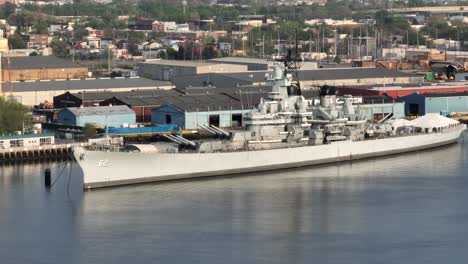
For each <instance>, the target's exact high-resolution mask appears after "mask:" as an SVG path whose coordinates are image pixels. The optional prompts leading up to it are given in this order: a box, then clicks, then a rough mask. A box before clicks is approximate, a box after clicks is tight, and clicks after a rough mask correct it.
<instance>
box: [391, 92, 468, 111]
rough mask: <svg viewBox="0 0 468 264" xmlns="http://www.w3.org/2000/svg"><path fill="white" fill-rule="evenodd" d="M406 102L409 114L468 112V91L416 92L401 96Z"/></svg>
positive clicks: (406, 109)
mask: <svg viewBox="0 0 468 264" xmlns="http://www.w3.org/2000/svg"><path fill="white" fill-rule="evenodd" d="M400 100H402V101H404V102H405V105H406V106H405V112H406V114H407V115H425V114H427V113H441V114H445V115H448V114H450V113H453V112H468V93H467V92H463V93H424V94H419V93H414V94H410V95H407V96H403V97H400Z"/></svg>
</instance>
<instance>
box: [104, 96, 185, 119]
mask: <svg viewBox="0 0 468 264" xmlns="http://www.w3.org/2000/svg"><path fill="white" fill-rule="evenodd" d="M180 95H181V92H179V91H177V90H175V89H173V90H154V91H152V92H151V93H149V92H148V91H145V92H127V93H119V94H115V95H114V96H113V97H111V98H108V99H106V100H104V101H102V102H100V103H99V105H101V106H106V105H126V106H128V107H130V108H131V109H132V110H133V111H134V112H135V114H136V120H137V122H140V123H150V122H151V111H152V109H153V108H155V107H159V106H161V105H163V104H165V103H166V102H169V101H171V98H173V97H175V96H180Z"/></svg>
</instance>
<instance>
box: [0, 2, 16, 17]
mask: <svg viewBox="0 0 468 264" xmlns="http://www.w3.org/2000/svg"><path fill="white" fill-rule="evenodd" d="M15 8H16V6H15V5H14V4H12V3H10V2H6V3H5V4H3V5H0V17H2V18H7V17H9V16H10V15H12V14H14V13H15Z"/></svg>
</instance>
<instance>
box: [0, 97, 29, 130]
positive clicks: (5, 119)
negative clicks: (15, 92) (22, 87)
mask: <svg viewBox="0 0 468 264" xmlns="http://www.w3.org/2000/svg"><path fill="white" fill-rule="evenodd" d="M27 113H28V108H27V107H25V106H24V105H22V104H20V103H18V102H17V101H15V100H12V99H6V98H5V97H0V134H4V133H13V132H15V131H21V130H22V129H23V124H24V123H25V122H26V121H27V117H26V115H27Z"/></svg>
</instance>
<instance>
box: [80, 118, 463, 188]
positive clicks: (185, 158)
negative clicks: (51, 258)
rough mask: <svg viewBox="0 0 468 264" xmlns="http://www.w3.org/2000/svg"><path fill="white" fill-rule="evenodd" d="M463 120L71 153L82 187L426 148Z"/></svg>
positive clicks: (452, 133)
mask: <svg viewBox="0 0 468 264" xmlns="http://www.w3.org/2000/svg"><path fill="white" fill-rule="evenodd" d="M465 128H466V126H465V125H463V126H459V127H457V128H453V129H449V130H448V131H447V132H444V133H429V134H420V135H412V136H405V137H392V138H384V139H375V140H365V141H356V142H354V141H340V142H335V143H332V144H326V145H318V146H306V147H295V148H284V149H271V150H257V151H239V152H224V153H173V154H171V153H144V152H109V151H91V150H85V149H83V148H81V147H77V148H75V149H74V155H75V158H76V160H77V161H78V163H79V165H80V167H81V168H82V170H83V173H84V181H83V182H84V189H91V188H101V187H110V186H118V185H127V184H136V183H145V182H156V181H166V180H177V179H188V178H196V177H206V176H218V175H226V174H237V173H246V172H255V171H266V170H274V169H285V168H292V167H301V166H309V165H317V164H325V163H332V162H340V161H348V160H355V159H363V158H370V157H377V156H384V155H391V154H398V153H404V152H410V151H416V150H423V149H429V148H434V147H439V146H443V145H447V144H451V143H454V142H456V141H457V139H458V138H459V137H460V135H461V133H462V132H463V131H464V129H465Z"/></svg>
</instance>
